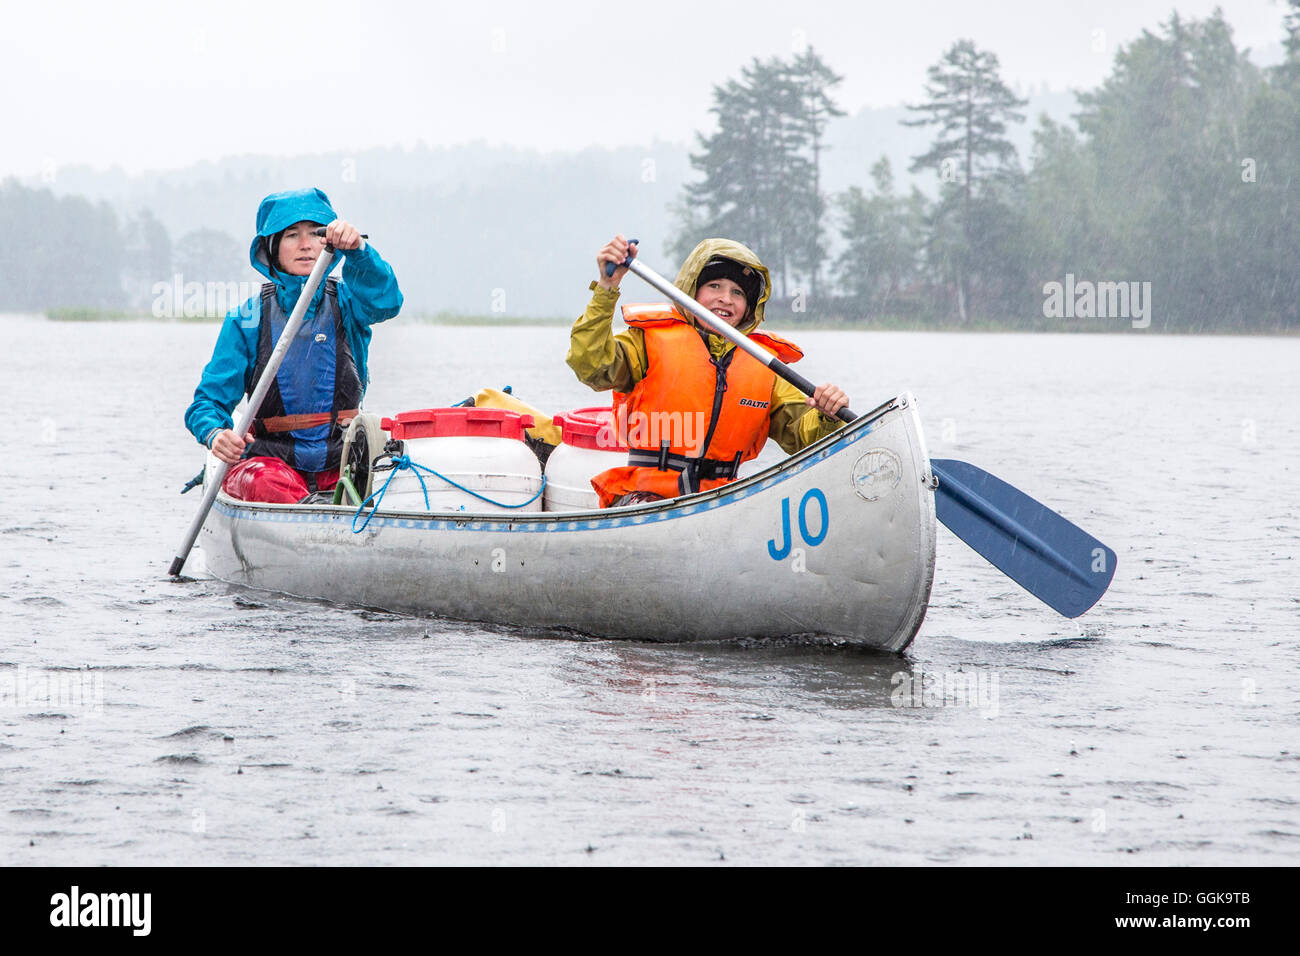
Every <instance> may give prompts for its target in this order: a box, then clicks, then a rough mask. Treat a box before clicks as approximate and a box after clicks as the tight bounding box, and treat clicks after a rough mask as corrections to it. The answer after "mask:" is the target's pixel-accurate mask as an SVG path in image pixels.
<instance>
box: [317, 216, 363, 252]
mask: <svg viewBox="0 0 1300 956" xmlns="http://www.w3.org/2000/svg"><path fill="white" fill-rule="evenodd" d="M325 241H326V242H327V243H328V244H329V245H331V246H333V247H334V248H335V249H360V248H361V233H360V231H359V230H358V229H357V227H356V226H354V225H352V223H350V222H348V221H347V220H345V219H335V220H334V221H333V222H332V223H330V224H329V225H328V226H326V227H325Z"/></svg>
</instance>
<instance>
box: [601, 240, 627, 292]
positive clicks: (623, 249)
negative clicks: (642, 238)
mask: <svg viewBox="0 0 1300 956" xmlns="http://www.w3.org/2000/svg"><path fill="white" fill-rule="evenodd" d="M629 255H630V256H631V257H632V258H633V259H635V258H636V243H635V242H628V241H627V240H626V239H625V238H623V237H622V236H615V237H614V238H613V239H611V240H609V242H608V243H606V245H605V248H603V249H601V250H600V252H598V253H596V268H597V269H598V270H599V274H598V275H597V276H596V285H598V286H600V287H601V288H602V289H617V288H618V284H619V283H620V282H622V281H623V276H624V275H625V274H626V273H627V269H626V267H624V265H623V263H624V262H626V261H627V257H628V256H629ZM607 262H612V263H614V265H616V266H617V267H618V268H616V269H615V270H614V274H613V275H612V276H607V275H605V263H607Z"/></svg>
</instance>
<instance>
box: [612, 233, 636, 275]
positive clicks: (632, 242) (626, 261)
mask: <svg viewBox="0 0 1300 956" xmlns="http://www.w3.org/2000/svg"><path fill="white" fill-rule="evenodd" d="M627 244H628V245H629V246H638V245H640V244H641V240H640V239H629V240H628V241H627ZM631 264H632V257H631V256H628V257H627V258H626V259H624V260H623V267H624V268H627V267H628V266H630V265H631ZM617 268H618V265H617V264H616V263H613V262H606V263H605V278H606V279H609V278H612V277H613V275H614V270H615V269H617Z"/></svg>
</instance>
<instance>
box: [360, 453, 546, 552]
mask: <svg viewBox="0 0 1300 956" xmlns="http://www.w3.org/2000/svg"><path fill="white" fill-rule="evenodd" d="M403 468H409V469H411V471H413V472H415V477H416V478H418V479H419V480H420V490H421V491H422V492H424V509H425V510H426V511H429V510H431V509H430V508H429V487H428V485H426V484H425V483H424V476H423V475H422V474H420V472H422V471H427V472H428V473H429V474H431V475H433V476H435V477H437V478H441V479H442V480H443V481H445V482H446V483H447V484H449V485H451V486H452V487H453V488H459V489H460V490H461V491H463V492H465V494H467V495H471V496H472V497H474V498H477V499H478V500H479V501H486V502H487V503H488V504H490V505H496V506H497V507H498V508H526V507H528V506H529V505H531V504H532V503H533V502H534V501H536V500H537V499H538V498H540V497H541V496H542V492H543V491H545V490H546V476H545V475H542V486H541V487H540V488H538V489H537V494H535V495H533V496H532V497H531V498H529V499H528V500H527V501H521V502H520V503H519V504H517V505H508V504H506V503H505V502H504V501H496V500H494V499H492V498H489V497H487V496H486V495H480V494H479V493H478V492H477V491H474V490H473V489H471V488H466V487H465V486H464V485H462V484H459V483H458V482H455V481H453V480H452V479H450V478H448V477H447V476H446V475H444V474H442V473H440V472H437V471H434V470H433V469H432V468H430V467H428V466H427V465H421V464H420V463H419V462H416V461H411V458H410V456H409V455H399V456H398V457H396V458H394V459H393V470H392V472H390V473H389V475H388V479H387V480H386V481H385V482H384V487H382V488H380V489H379V491H377V492H375V493H374V494H372V495H371V496H370V497H369V498H367V499H366V500H365V501H363V502H361V504H360V505H359V506H357V512H356V514H354V515H353V516H352V533H353V534H360V533H361V532H362V531H365V530H366V525H368V524H370V519H371V518H373V517H374V516H375V512H376V511H378V510H379V503H380V502H381V501H383V500H384V492H386V491H387V490H388V486H389V485H390V484H391V483H392V481H393V479H394V478H396V477H397V473H398V472H399V471H401V470H402V469H403ZM372 500H373V501H374V505H373V506H372V507H371V508H370V511H369V513H367V514H366V520H365V521H363V522H361V527H360V528H358V527H357V519H358V518H360V517H361V513H362V512H363V511H365V510H366V505H368V504H370V502H371V501H372Z"/></svg>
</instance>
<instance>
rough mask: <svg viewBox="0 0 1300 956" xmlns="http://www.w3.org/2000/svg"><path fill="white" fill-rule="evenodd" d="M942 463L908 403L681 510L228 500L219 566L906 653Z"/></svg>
mask: <svg viewBox="0 0 1300 956" xmlns="http://www.w3.org/2000/svg"><path fill="white" fill-rule="evenodd" d="M930 485H931V478H930V473H929V459H928V457H927V454H926V450H925V446H924V441H923V438H922V435H921V429H920V422H919V418H918V416H917V413H916V408H915V402H914V401H913V399H912V398H911V396H910V395H903V396H900V397H899V398H897V399H895V400H894V401H892V402H889V403H886V404H885V405H882V406H881V407H880V408H879V409H877V410H876V411H874V412H872V413H871V414H870V415H866V416H863V417H862V418H861V419H859V420H858V421H856V422H854V423H853V424H852V425H850V426H847V427H846V428H845V429H843V430H841V431H840V432H837V433H836V434H835V435H833V436H831V437H829V438H827V439H824V440H823V441H821V442H818V443H817V444H816V445H813V446H810V447H809V448H807V449H804V450H803V451H802V452H800V453H799V454H797V455H794V456H792V457H791V458H789V459H786V460H785V461H784V462H782V463H781V464H780V465H778V466H775V467H773V468H770V469H768V470H766V471H764V472H760V473H759V474H756V475H754V476H753V477H751V478H747V479H744V480H741V481H737V482H734V483H732V484H730V485H727V486H725V487H723V488H720V489H717V490H715V491H711V492H705V493H702V494H699V495H692V496H690V497H686V498H678V499H674V500H672V501H671V502H661V503H652V504H648V505H642V506H638V507H635V508H627V509H618V510H615V511H604V512H567V513H549V514H548V513H542V514H535V515H504V516H503V515H470V514H454V515H453V514H433V515H430V514H421V513H413V512H391V511H380V512H378V513H377V514H376V515H375V516H374V517H373V518H372V519H371V520H370V522H369V524H368V525H367V526H366V527H365V529H364V530H363V531H361V532H360V533H354V532H353V526H354V524H356V525H357V526H358V527H359V526H360V522H359V521H354V509H352V508H340V507H332V506H302V505H272V504H262V503H253V502H242V501H236V500H234V499H231V498H229V497H227V496H226V495H224V493H223V494H221V495H219V496H218V498H217V503H216V505H215V506H214V508H213V512H212V516H211V517H210V518H209V519H208V522H207V524H206V525H205V527H204V529H203V534H202V535H201V537H200V541H201V543H202V547H203V553H204V560H205V563H206V566H207V569H208V571H209V572H210V573H212V574H213V575H215V576H216V577H217V578H220V579H222V580H225V581H230V582H232V583H237V584H242V585H247V586H251V587H256V588H263V589H267V590H274V591H281V592H285V593H288V594H293V595H297V596H302V597H311V598H323V599H326V600H331V601H337V602H341V603H346V604H360V605H365V606H371V607H379V608H386V609H390V610H395V611H404V612H416V613H427V614H433V615H437V616H440V617H447V618H455V619H460V620H469V621H484V622H491V623H496V624H507V625H522V626H528V627H540V628H563V629H570V630H575V631H579V632H582V633H586V634H591V635H595V636H600V637H613V638H627V639H634V640H649V641H696V640H726V639H738V638H776V637H789V636H793V635H803V636H810V637H817V638H823V639H830V640H834V641H843V642H848V643H854V644H862V645H867V646H871V647H875V648H879V649H882V650H890V651H899V650H902V649H903V648H904V647H906V646H907V644H908V643H910V641H911V640H912V638H913V637H914V636H915V634H916V631H917V630H918V628H919V627H920V625H921V621H922V619H923V617H924V614H925V608H926V603H927V602H928V600H929V593H930V585H931V581H932V578H933V573H934V541H935V515H934V496H933V493H932V491H931V488H930Z"/></svg>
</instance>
